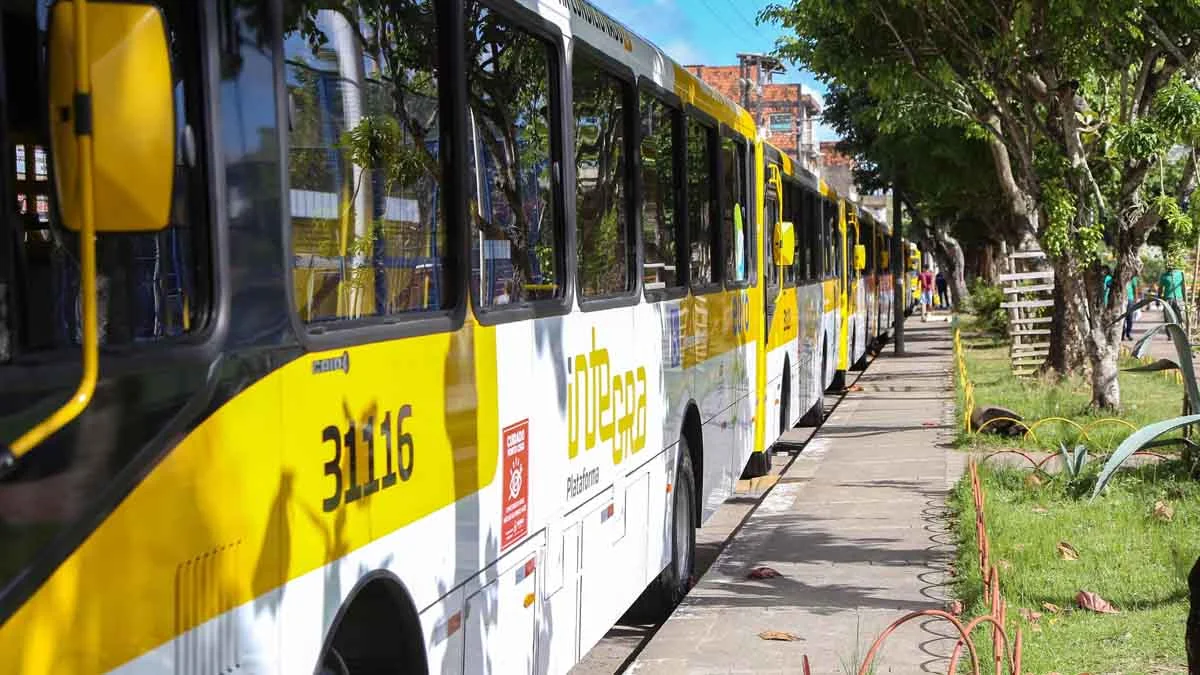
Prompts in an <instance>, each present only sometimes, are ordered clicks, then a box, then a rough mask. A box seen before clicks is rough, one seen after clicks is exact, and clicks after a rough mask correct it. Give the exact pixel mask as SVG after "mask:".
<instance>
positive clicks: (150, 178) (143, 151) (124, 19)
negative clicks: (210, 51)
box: [49, 0, 175, 232]
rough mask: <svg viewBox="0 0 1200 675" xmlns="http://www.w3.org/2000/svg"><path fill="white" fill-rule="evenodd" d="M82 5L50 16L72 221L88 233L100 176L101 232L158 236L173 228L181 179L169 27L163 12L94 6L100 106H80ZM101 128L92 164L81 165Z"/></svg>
mask: <svg viewBox="0 0 1200 675" xmlns="http://www.w3.org/2000/svg"><path fill="white" fill-rule="evenodd" d="M74 4H75V3H74V2H69V1H66V0H60V1H59V2H56V3H55V4H54V7H53V10H52V12H53V13H52V14H51V17H50V31H49V66H50V83H49V98H50V101H49V103H50V114H51V129H50V151H51V155H52V158H53V169H54V176H55V192H56V195H57V197H58V206H59V212H60V214H61V216H62V224H63V225H64V226H65V227H67V228H68V229H70V230H73V231H78V230H79V229H80V223H81V219H82V213H83V209H84V204H83V199H84V198H85V197H84V196H83V195H81V194H80V190H79V184H80V182H79V177H80V173H81V172H82V171H91V172H92V177H93V185H94V189H93V192H92V195H91V199H92V212H93V214H94V215H93V218H94V219H95V228H96V232H157V231H159V230H162V229H163V228H165V227H166V226H167V221H168V220H169V218H170V213H171V197H172V190H173V182H174V178H175V102H174V91H173V90H174V84H173V80H172V77H171V56H170V51H169V49H168V47H167V32H166V25H165V23H164V21H163V17H162V15H161V14H160V13H159V10H158V9H157V8H155V7H151V6H147V5H136V4H128V3H116V2H88V3H86V5H84V7H86V22H87V24H86V26H87V27H86V30H87V35H86V37H87V40H86V43H87V54H86V60H87V62H88V68H89V71H90V78H89V79H90V80H91V84H90V87H89V89H90V98H91V100H90V104H89V102H88V101H87V100H86V99H84V100H82V101H77V100H76V94H77V89H78V88H79V87H78V83H77V82H76V79H77V78H76V76H77V73H76V69H75V68H76V63H75V61H76V59H75V51H76V48H77V46H78V44H79V42H78V36H77V35H76V27H75V11H74V10H75V8H74ZM89 128H90V132H91V137H92V161H91V162H90V166H89V167H85V166H82V162H81V160H80V143H81V136H80V135H79V134H80V132H83V133H85V134H86V133H87V132H88V131H89Z"/></svg>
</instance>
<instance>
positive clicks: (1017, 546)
mask: <svg viewBox="0 0 1200 675" xmlns="http://www.w3.org/2000/svg"><path fill="white" fill-rule="evenodd" d="M1013 550H1014V551H1024V550H1025V544H1013Z"/></svg>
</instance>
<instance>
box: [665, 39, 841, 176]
mask: <svg viewBox="0 0 1200 675" xmlns="http://www.w3.org/2000/svg"><path fill="white" fill-rule="evenodd" d="M685 68H687V70H688V71H690V72H691V73H692V74H693V75H695V76H696V77H699V78H700V79H702V80H704V81H705V82H707V83H708V84H709V86H711V87H712V88H714V89H716V90H717V91H719V92H721V93H722V94H723V95H725V96H727V97H728V98H730V99H732V100H734V101H737V102H738V103H739V104H740V105H741V106H742V107H743V108H745V109H746V110H749V111H750V114H751V115H753V116H754V119H755V121H756V123H757V124H758V127H759V128H760V129H762V130H763V135H764V137H765V138H766V140H767V141H769V142H771V143H772V144H773V145H775V146H776V147H779V148H781V149H782V150H784V151H785V152H787V153H788V154H789V155H791V156H792V157H794V158H796V159H798V160H799V161H800V163H801V164H802V165H803V166H804V167H805V168H806V169H808V170H809V171H812V172H814V173H816V172H817V171H818V170H819V168H820V161H819V160H820V156H819V155H818V152H817V146H816V144H815V142H814V138H813V120H814V119H815V118H816V117H817V116H818V115H820V114H821V106H820V104H819V103H817V100H816V99H815V98H814V97H813V96H812V94H808V93H805V91H804V87H803V86H802V85H800V84H795V83H775V82H773V81H772V79H773V77H774V76H775V75H778V74H781V73H783V72H784V71H783V65H782V64H781V63H780V61H779V59H776V58H774V57H772V56H764V55H762V54H738V65H736V66H699V65H692V66H685Z"/></svg>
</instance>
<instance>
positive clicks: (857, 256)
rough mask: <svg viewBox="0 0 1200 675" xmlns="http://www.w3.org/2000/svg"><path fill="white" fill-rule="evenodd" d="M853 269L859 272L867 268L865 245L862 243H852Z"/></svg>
mask: <svg viewBox="0 0 1200 675" xmlns="http://www.w3.org/2000/svg"><path fill="white" fill-rule="evenodd" d="M854 269H856V270H858V271H860V272H861V271H862V270H865V269H867V247H866V246H865V245H864V244H855V245H854Z"/></svg>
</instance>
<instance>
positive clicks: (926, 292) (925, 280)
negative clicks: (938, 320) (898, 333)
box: [917, 265, 934, 321]
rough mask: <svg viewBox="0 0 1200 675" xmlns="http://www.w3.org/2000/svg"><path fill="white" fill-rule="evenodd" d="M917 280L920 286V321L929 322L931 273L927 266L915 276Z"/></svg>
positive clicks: (931, 289) (931, 288) (931, 303)
mask: <svg viewBox="0 0 1200 675" xmlns="http://www.w3.org/2000/svg"><path fill="white" fill-rule="evenodd" d="M917 280H918V281H919V282H920V284H921V320H922V321H928V320H929V312H930V311H931V310H932V309H933V285H934V282H933V272H932V271H931V270H930V269H929V266H928V265H927V266H926V267H925V269H924V270H922V271H921V273H920V274H918V275H917Z"/></svg>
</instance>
